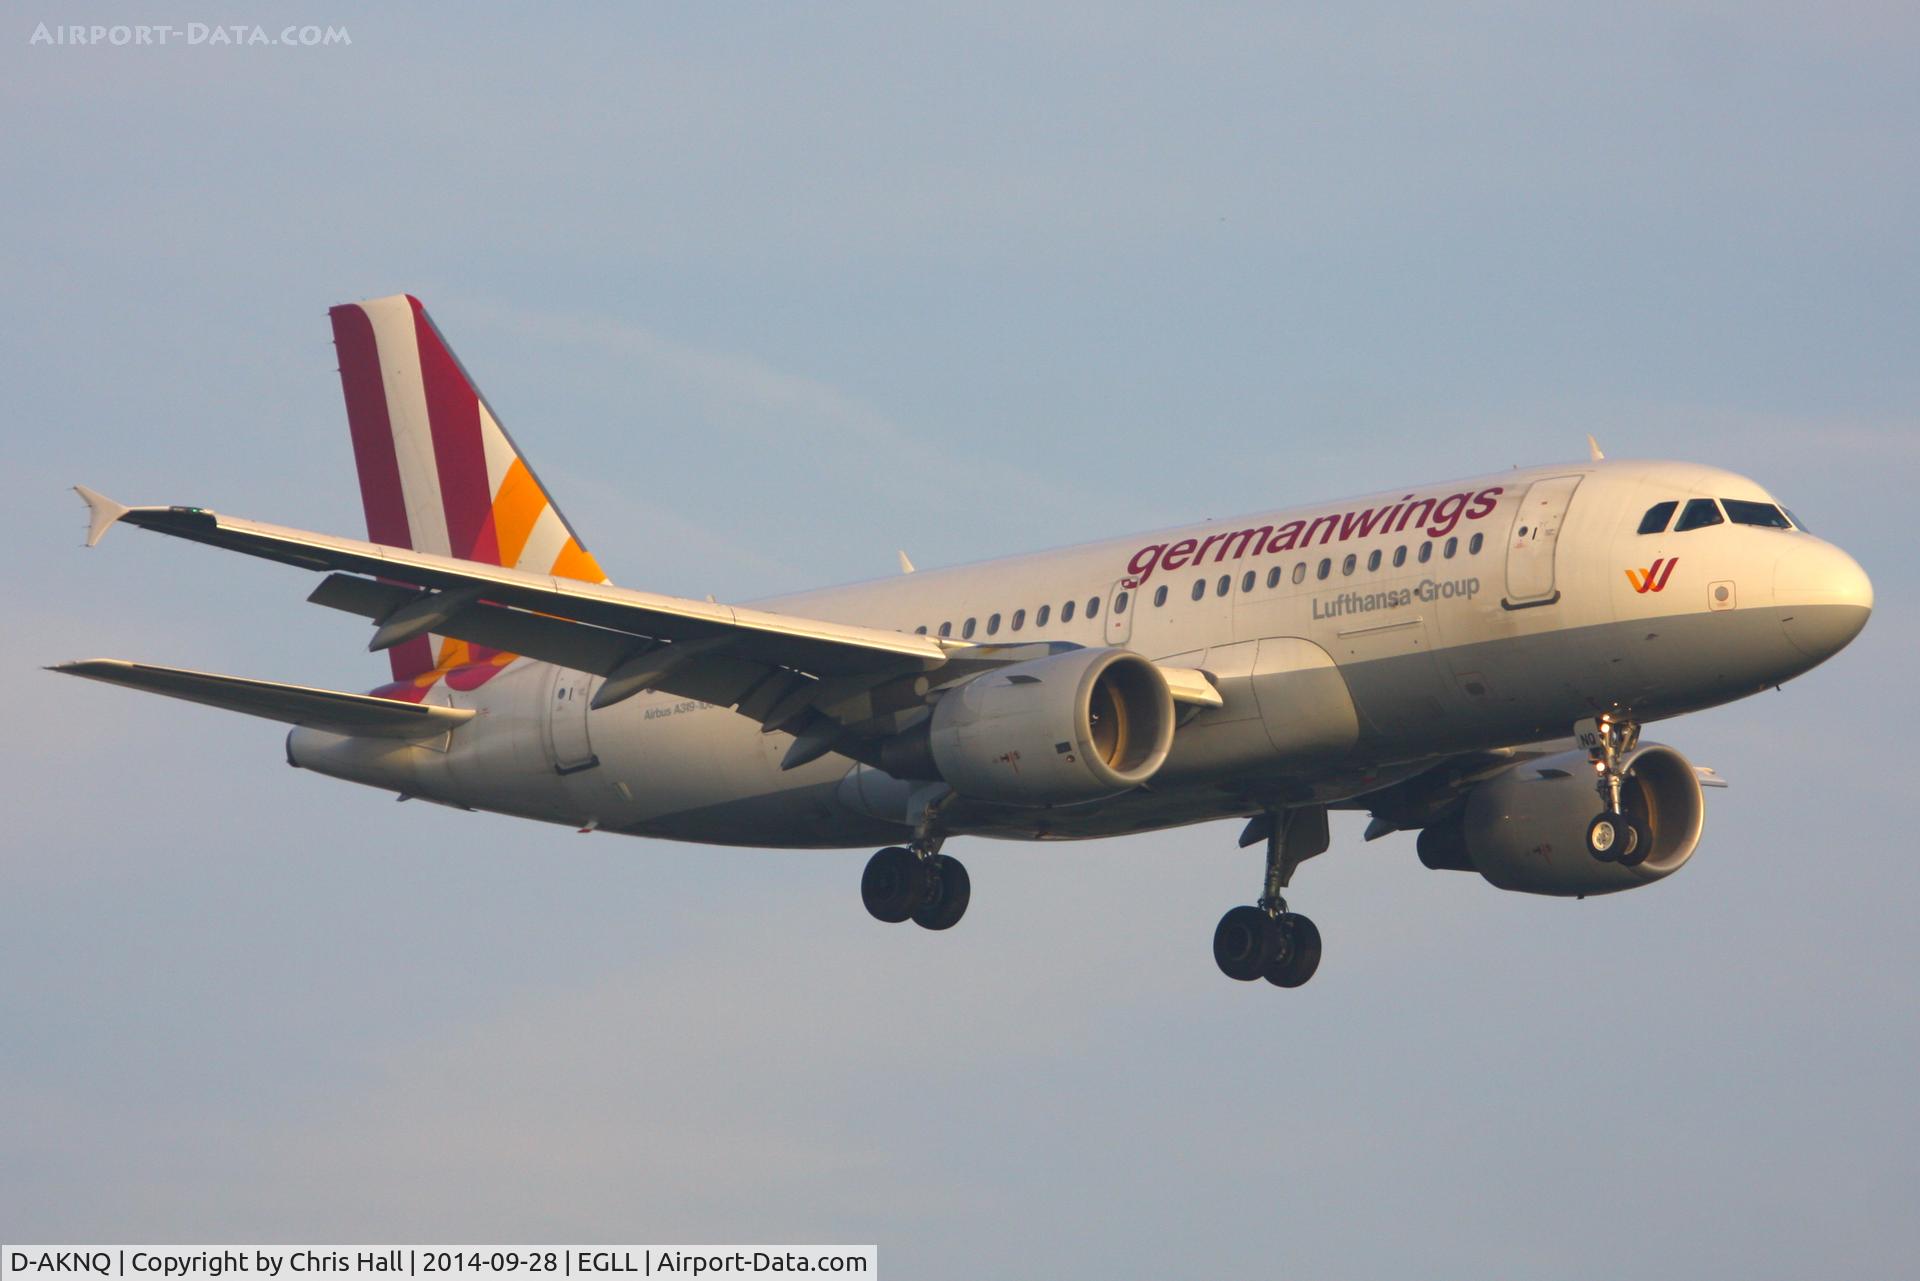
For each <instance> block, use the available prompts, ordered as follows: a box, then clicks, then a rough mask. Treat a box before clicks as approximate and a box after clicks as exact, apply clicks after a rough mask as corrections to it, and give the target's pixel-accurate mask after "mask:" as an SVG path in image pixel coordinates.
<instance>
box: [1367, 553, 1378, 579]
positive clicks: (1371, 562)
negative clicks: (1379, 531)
mask: <svg viewBox="0 0 1920 1281" xmlns="http://www.w3.org/2000/svg"><path fill="white" fill-rule="evenodd" d="M1378 568H1380V549H1379V548H1378V547H1376V548H1374V549H1373V550H1372V551H1370V552H1368V553H1367V572H1368V573H1369V574H1371V573H1372V572H1373V571H1374V570H1376V569H1378Z"/></svg>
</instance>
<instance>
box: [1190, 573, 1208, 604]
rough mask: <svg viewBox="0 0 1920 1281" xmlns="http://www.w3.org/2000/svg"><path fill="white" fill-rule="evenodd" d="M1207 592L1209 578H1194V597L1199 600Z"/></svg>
mask: <svg viewBox="0 0 1920 1281" xmlns="http://www.w3.org/2000/svg"><path fill="white" fill-rule="evenodd" d="M1206 594H1207V580H1206V579H1204V578H1196V579H1194V580H1193V598H1194V599H1195V600H1199V599H1200V598H1201V597H1202V596H1205V595H1206Z"/></svg>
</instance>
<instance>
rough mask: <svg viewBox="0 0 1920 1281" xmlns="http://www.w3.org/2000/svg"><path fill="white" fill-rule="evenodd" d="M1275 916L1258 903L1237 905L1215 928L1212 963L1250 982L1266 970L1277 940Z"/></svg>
mask: <svg viewBox="0 0 1920 1281" xmlns="http://www.w3.org/2000/svg"><path fill="white" fill-rule="evenodd" d="M1277 933H1278V932H1277V931H1276V930H1275V929H1274V926H1273V918H1272V917H1270V916H1268V915H1267V914H1266V913H1265V912H1263V911H1261V910H1260V909H1259V908H1257V907H1236V908H1234V909H1233V910H1232V911H1230V912H1228V913H1227V914H1226V915H1225V916H1223V917H1221V918H1220V924H1219V925H1217V926H1215V927H1214V931H1213V963H1214V964H1215V965H1218V966H1219V967H1220V972H1221V973H1222V974H1224V975H1226V976H1227V977H1228V978H1230V979H1236V980H1238V981H1239V982H1242V983H1251V982H1253V980H1255V979H1257V978H1259V977H1260V975H1261V974H1262V973H1263V972H1264V971H1265V970H1266V968H1267V962H1268V961H1270V960H1272V959H1273V949H1274V945H1275V944H1276V943H1277V942H1278V937H1277Z"/></svg>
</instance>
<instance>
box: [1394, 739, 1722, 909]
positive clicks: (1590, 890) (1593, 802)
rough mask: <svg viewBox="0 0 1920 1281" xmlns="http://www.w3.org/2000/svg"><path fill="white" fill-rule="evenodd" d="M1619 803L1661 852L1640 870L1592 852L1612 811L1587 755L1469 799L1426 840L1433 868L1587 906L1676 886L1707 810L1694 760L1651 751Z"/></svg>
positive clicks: (1533, 767)
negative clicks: (1591, 898) (1596, 898)
mask: <svg viewBox="0 0 1920 1281" xmlns="http://www.w3.org/2000/svg"><path fill="white" fill-rule="evenodd" d="M1624 766H1625V779H1624V780H1623V783H1622V786H1621V789H1620V801H1621V805H1622V807H1623V808H1624V809H1625V811H1626V812H1627V814H1628V815H1629V816H1630V817H1632V818H1636V819H1638V820H1639V821H1640V822H1642V823H1644V824H1645V825H1646V830H1647V832H1648V833H1649V834H1650V835H1651V837H1652V841H1653V845H1652V849H1651V851H1650V852H1649V853H1648V854H1647V856H1646V858H1645V860H1643V861H1642V862H1639V863H1637V864H1634V865H1628V864H1625V863H1617V862H1616V863H1602V862H1600V861H1598V860H1597V859H1595V858H1594V857H1593V856H1592V855H1591V854H1589V853H1588V852H1587V845H1586V831H1587V824H1588V823H1590V822H1591V821H1592V820H1593V818H1594V816H1595V815H1597V814H1599V813H1600V811H1601V809H1602V808H1603V806H1602V804H1601V801H1600V794H1599V791H1598V789H1597V788H1596V787H1595V785H1594V784H1595V778H1594V771H1593V765H1592V763H1591V761H1589V759H1588V757H1587V754H1586V753H1585V752H1584V751H1571V752H1562V753H1560V754H1559V755H1557V756H1547V757H1543V758H1541V759H1538V760H1531V761H1527V762H1525V763H1523V764H1520V765H1515V766H1513V767H1512V768H1510V769H1507V770H1503V771H1502V772H1501V773H1499V774H1496V775H1494V776H1493V777H1492V778H1490V779H1487V780H1486V781H1485V782H1482V783H1479V784H1477V785H1476V786H1475V787H1474V788H1473V790H1472V791H1470V792H1468V793H1467V798H1466V804H1465V805H1463V806H1461V807H1460V808H1459V809H1458V810H1457V811H1456V812H1455V813H1454V814H1452V815H1451V816H1449V817H1448V818H1446V819H1443V820H1441V821H1440V822H1438V823H1436V824H1434V825H1432V826H1430V827H1428V828H1426V829H1425V830H1424V831H1422V832H1421V833H1420V845H1419V849H1420V861H1421V862H1422V863H1425V864H1426V865H1427V866H1428V867H1431V868H1436V869H1451V870H1457V871H1463V872H1478V873H1480V875H1482V876H1484V877H1485V878H1486V879H1487V880H1488V881H1489V882H1491V883H1492V884H1494V885H1495V886H1498V887H1499V888H1500V889H1503V890H1519V891H1521V892H1523V893H1527V894H1558V895H1563V896H1567V895H1571V896H1581V897H1584V896H1586V895H1588V894H1611V893H1614V892H1615V891H1618V890H1630V889H1635V888H1637V887H1639V886H1641V885H1647V884H1650V883H1651V882H1653V881H1657V880H1660V879H1661V878H1662V877H1666V876H1671V875H1672V874H1673V873H1675V872H1677V871H1679V870H1680V868H1681V867H1682V866H1683V865H1684V864H1685V863H1686V861H1687V860H1688V859H1690V858H1692V857H1693V851H1694V847H1695V846H1697V845H1698V844H1699V843H1700V829H1701V827H1702V826H1703V824H1704V821H1705V809H1706V807H1705V805H1704V803H1703V802H1702V800H1701V796H1700V779H1699V776H1698V775H1696V774H1695V773H1694V769H1693V766H1692V764H1690V763H1689V762H1688V760H1687V758H1686V757H1684V756H1682V755H1680V753H1678V752H1676V751H1674V750H1673V749H1672V748H1671V747H1667V746H1664V745H1662V744H1659V743H1649V744H1646V745H1645V746H1643V747H1641V748H1640V749H1639V750H1638V751H1635V752H1634V753H1633V754H1632V755H1630V756H1628V757H1627V758H1626V760H1625V762H1624Z"/></svg>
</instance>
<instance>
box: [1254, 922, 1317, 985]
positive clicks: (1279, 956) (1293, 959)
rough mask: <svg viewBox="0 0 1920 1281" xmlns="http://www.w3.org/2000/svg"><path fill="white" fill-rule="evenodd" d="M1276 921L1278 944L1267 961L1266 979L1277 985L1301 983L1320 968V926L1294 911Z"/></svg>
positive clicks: (1275, 930)
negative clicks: (1271, 957) (1270, 958)
mask: <svg viewBox="0 0 1920 1281" xmlns="http://www.w3.org/2000/svg"><path fill="white" fill-rule="evenodd" d="M1273 924H1274V927H1275V929H1274V932H1275V934H1277V935H1278V936H1279V946H1278V947H1277V948H1276V949H1275V952H1274V956H1273V959H1272V960H1270V961H1268V962H1267V967H1266V970H1265V977H1266V980H1267V982H1269V983H1271V984H1273V985H1274V986H1275V987H1299V986H1300V985H1301V984H1302V983H1305V982H1306V981H1307V980H1308V979H1310V978H1312V977H1313V972H1314V971H1315V970H1317V969H1319V968H1320V927H1319V926H1317V925H1315V924H1314V923H1313V922H1312V921H1310V920H1308V919H1307V918H1306V917H1304V916H1300V915H1298V914H1296V913H1293V912H1287V913H1284V914H1282V915H1281V917H1280V919H1279V920H1277V921H1275V922H1274V923H1273Z"/></svg>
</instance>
